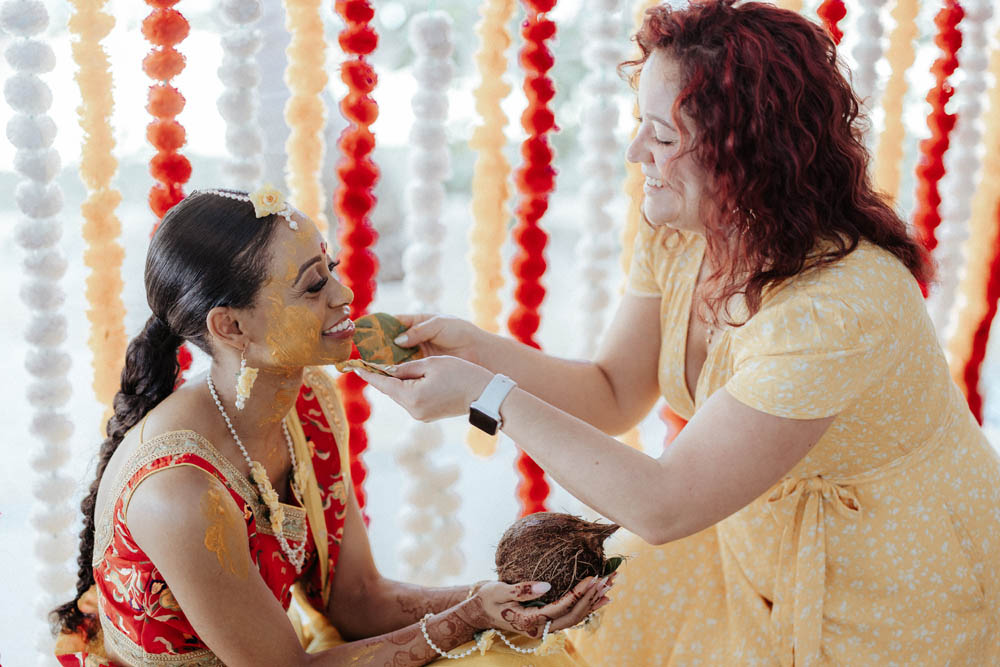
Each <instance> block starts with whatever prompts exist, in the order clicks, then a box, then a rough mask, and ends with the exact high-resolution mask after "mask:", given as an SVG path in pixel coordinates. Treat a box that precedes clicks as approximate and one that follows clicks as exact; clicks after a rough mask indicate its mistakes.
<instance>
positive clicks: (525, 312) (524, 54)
mask: <svg viewBox="0 0 1000 667" xmlns="http://www.w3.org/2000/svg"><path fill="white" fill-rule="evenodd" d="M524 4H525V6H526V9H527V12H528V17H527V19H526V20H525V21H524V23H522V24H521V36H522V37H524V46H523V47H522V49H521V53H520V62H521V66H522V67H523V68H524V70H525V78H524V93H525V95H526V96H527V98H528V107H527V108H526V109H525V110H524V113H523V114H522V115H521V126H522V127H524V129H525V131H526V132H527V133H528V138H527V139H525V141H524V143H523V144H522V145H521V156H522V157H523V158H524V163H523V164H522V166H521V167H520V168H519V169H518V170H517V172H516V174H515V177H516V178H515V180H516V183H517V189H518V192H519V193H520V194H521V201H520V202H519V203H518V206H517V210H516V211H515V214H516V215H517V220H518V224H517V226H516V227H515V228H514V239H515V240H516V241H517V244H518V247H519V249H518V253H517V255H515V257H514V265H513V273H514V275H515V276H516V277H517V287H516V288H515V290H514V298H515V300H516V301H517V306H516V307H515V308H514V311H513V312H512V313H511V315H510V318H509V319H508V321H507V326H508V328H509V329H510V333H511V334H512V335H513V336H514V337H515V338H516V339H517V340H519V341H521V342H522V343H525V344H526V345H530V346H532V347H535V348H538V347H540V346H539V345H538V343H537V342H536V341H535V332H536V331H538V325H539V322H540V320H541V318H540V316H539V314H538V307H539V306H540V305H541V303H542V300H543V299H544V298H545V288H544V287H542V284H541V282H540V278H541V277H542V275H543V274H544V273H545V258H544V256H543V252H544V250H545V244H546V242H547V241H548V235H547V234H546V233H545V232H544V231H543V230H542V228H541V227H540V226H539V225H538V222H539V220H541V218H542V216H543V215H544V214H545V211H546V209H547V208H548V206H549V194H550V193H551V192H552V190H553V188H554V187H555V176H556V171H555V169H553V168H552V158H553V152H552V148H551V147H550V146H549V142H548V139H547V137H546V134H547V133H548V132H549V131H551V130H553V129H555V127H556V122H555V115H554V114H553V113H552V110H551V109H549V107H548V102H549V100H551V99H552V97H553V96H554V95H555V92H556V91H555V87H554V86H553V84H552V80H551V79H550V78H549V77H548V76H546V72H548V71H549V70H550V69H551V68H552V64H553V62H554V58H553V56H552V52H551V51H549V49H548V48H547V47H546V46H545V41H546V40H547V39H551V38H552V37H554V36H555V34H556V24H555V23H554V22H553V21H551V20H550V19H548V18H547V17H546V16H545V13H546V12H548V11H549V10H551V9H552V8H553V7H554V6H555V4H556V0H524ZM516 467H517V470H518V472H519V473H520V475H521V480H522V481H521V484H519V485H518V488H517V495H518V498H519V499H520V501H521V513H522V515H526V514H532V513H534V512H544V511H545V500H546V498H548V495H549V485H548V483H547V482H546V481H545V472H544V471H543V470H542V469H541V468H540V467H539V466H538V464H537V463H535V462H534V461H533V460H532V459H531V457H530V456H528V455H527V454H526V453H524V452H523V451H522V452H520V453H519V454H518V458H517V463H516Z"/></svg>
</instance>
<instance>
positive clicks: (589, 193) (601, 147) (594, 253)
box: [576, 0, 623, 359]
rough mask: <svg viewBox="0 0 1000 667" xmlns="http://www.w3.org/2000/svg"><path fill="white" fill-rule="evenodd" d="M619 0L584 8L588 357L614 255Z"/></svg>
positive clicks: (583, 256) (582, 310) (583, 276)
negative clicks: (611, 209)
mask: <svg viewBox="0 0 1000 667" xmlns="http://www.w3.org/2000/svg"><path fill="white" fill-rule="evenodd" d="M620 8H621V2H620V0H591V1H590V2H589V3H588V4H587V5H586V6H585V9H584V15H585V18H584V20H583V26H582V29H583V34H584V35H585V44H586V46H585V47H584V51H583V62H584V64H585V65H586V67H587V70H588V72H587V75H586V77H585V78H584V79H583V81H582V82H581V86H580V88H581V93H582V96H583V99H584V102H583V106H584V108H583V112H582V114H581V118H580V121H581V122H580V143H581V148H582V156H581V164H580V168H581V171H582V172H583V183H582V184H581V187H580V196H581V199H582V204H583V211H582V222H583V234H582V235H581V237H580V241H579V243H577V246H576V255H577V260H578V261H577V265H578V266H579V267H580V282H579V284H580V286H581V294H580V302H579V308H578V314H579V317H580V323H579V327H578V331H580V332H581V335H580V336H579V338H578V340H579V341H580V349H579V351H578V353H579V355H580V356H581V357H583V358H584V359H590V358H592V357H593V356H594V354H595V353H596V352H597V345H598V343H599V341H600V339H601V336H602V334H603V333H604V326H605V322H606V319H607V310H608V306H609V304H610V303H611V293H610V290H609V289H608V278H609V277H610V272H609V270H608V269H609V264H610V262H611V260H612V259H613V258H614V256H615V252H616V250H617V248H616V239H615V237H614V234H615V226H616V219H617V217H618V216H616V215H612V214H611V212H610V211H609V210H608V206H609V205H610V204H611V201H612V200H613V199H614V197H615V192H616V190H617V188H616V187H615V184H616V182H617V180H618V165H619V161H620V159H621V158H620V155H621V147H620V146H619V144H618V141H617V140H616V139H615V127H616V126H617V125H618V93H619V88H618V86H619V79H618V76H617V74H616V72H615V68H616V65H617V64H618V63H620V62H621V61H622V56H623V54H622V52H621V49H620V47H619V45H620V44H621V36H620V34H619V32H620V30H621V27H622V25H621V17H620V16H619V15H618V12H619V10H620Z"/></svg>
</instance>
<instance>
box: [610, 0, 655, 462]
mask: <svg viewBox="0 0 1000 667" xmlns="http://www.w3.org/2000/svg"><path fill="white" fill-rule="evenodd" d="M656 2H657V0H643V1H642V2H640V3H639V4H638V5H637V6H636V9H635V16H634V17H633V30H632V32H633V34H634V33H636V32H638V31H639V28H641V27H642V21H643V18H644V17H645V15H646V10H647V9H649V8H650V7H653V6H654V5H656ZM633 115H634V116H636V117H638V115H639V104H638V102H636V104H635V107H634V110H633ZM638 129H639V126H638V123H637V124H636V126H635V127H634V128H633V129H632V136H631V137H630V138H629V141H631V140H632V139H634V138H635V133H636V131H637V130H638ZM644 181H645V177H643V175H642V167H640V166H639V165H638V164H637V163H635V162H628V161H626V162H625V184H624V186H623V189H624V191H625V198H626V208H625V224H624V226H623V227H622V237H621V243H622V251H621V255H620V260H619V263H620V265H621V269H622V274H623V275H625V276H626V280H627V279H628V272H629V268H630V267H631V266H632V252H633V249H634V247H635V237H636V235H637V234H638V232H639V225H640V224H642V197H643V194H642V187H643V182H644ZM623 290H624V285H623V287H622V290H620V291H623ZM621 441H622V442H624V443H625V444H626V445H628V446H629V447H633V448H635V449H638V450H639V451H642V449H643V446H642V439H641V438H640V437H639V427H638V426H634V427H632V428H631V429H629V430H628V431H627V432H626V433H624V434H623V435H622V436H621Z"/></svg>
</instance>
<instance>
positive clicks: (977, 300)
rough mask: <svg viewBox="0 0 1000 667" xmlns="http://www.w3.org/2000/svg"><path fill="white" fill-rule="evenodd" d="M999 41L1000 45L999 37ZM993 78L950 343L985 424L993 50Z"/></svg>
mask: <svg viewBox="0 0 1000 667" xmlns="http://www.w3.org/2000/svg"><path fill="white" fill-rule="evenodd" d="M997 39H998V40H1000V33H998V34H997ZM990 74H991V75H992V76H991V77H990V78H991V79H992V81H993V84H992V87H991V88H990V93H989V104H988V105H987V110H988V111H987V113H986V114H985V119H986V129H985V131H984V133H983V145H984V146H986V148H987V150H986V154H985V156H984V158H983V168H982V172H981V174H980V179H979V183H980V185H979V188H978V189H977V190H976V195H975V197H974V198H973V201H972V215H971V218H970V222H969V226H970V228H971V234H970V238H969V242H968V243H967V244H966V248H965V250H966V264H965V275H964V276H963V278H962V282H961V285H960V286H959V291H958V299H956V302H957V304H956V306H957V309H958V314H957V317H956V326H955V333H954V335H953V336H951V337H950V338H949V339H948V360H949V366H950V368H951V375H952V378H953V379H954V380H955V383H956V384H958V386H959V387H960V388H961V389H962V392H963V393H964V394H965V397H966V399H967V400H968V403H969V408H970V409H971V410H972V413H973V414H974V415H975V416H976V419H978V420H979V421H980V423H982V404H983V400H982V395H981V394H980V392H979V379H980V375H981V370H982V364H983V359H985V357H986V343H987V340H988V338H989V333H990V326H991V324H992V322H993V318H994V316H995V314H996V304H997V299H998V297H1000V113H998V112H1000V49H996V48H994V49H993V50H992V51H991V55H990Z"/></svg>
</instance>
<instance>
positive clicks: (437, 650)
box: [420, 612, 594, 660]
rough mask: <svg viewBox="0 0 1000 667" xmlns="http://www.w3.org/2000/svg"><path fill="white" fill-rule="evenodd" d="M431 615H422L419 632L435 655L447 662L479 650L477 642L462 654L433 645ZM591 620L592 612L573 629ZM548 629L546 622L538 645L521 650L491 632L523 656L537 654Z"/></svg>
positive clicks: (549, 623)
mask: <svg viewBox="0 0 1000 667" xmlns="http://www.w3.org/2000/svg"><path fill="white" fill-rule="evenodd" d="M433 615H434V614H432V613H430V612H428V613H426V614H424V617H423V618H421V619H420V632H421V633H422V634H423V635H424V639H425V640H427V645H428V646H430V647H431V648H432V649H434V652H435V653H437V654H438V655H439V656H441V657H442V658H447V659H448V660H459V659H460V658H465V657H468V656H470V655H472V653H473V652H475V651H476V650H477V649H478V648H479V641H477V642H476V643H475V645H473V646H471V647H469V648H468V649H466V650H465V651H463V652H462V653H449V652H447V651H442V650H441V649H440V648H439V647H438V645H437V644H435V643H434V640H432V639H431V636H430V635H429V634H428V633H427V619H428V618H430V617H431V616H433ZM593 618H594V612H590V613H589V614H587V617H586V618H585V619H583V620H582V621H581V622H580V623H579V624H577V625H575V626H574V627H577V628H578V627H583V626H585V625H587V624H588V623H590V621H591V620H592V619H593ZM550 627H552V621H546V623H545V628H544V629H542V639H541V641H540V642H539V643H538V645H537V646H535V647H533V648H521V647H520V646H515V645H514V644H512V643H511V641H510V640H509V639H507V636H506V635H504V633H502V632H501V631H499V630H493V632H494V633H496V635H497V636H498V637H500V639H501V641H503V643H504V644H506V645H507V646H508V647H509V648H510V649H512V650H514V651H517V652H518V653H523V654H525V655H535V654H536V653H537V652H538V649H539V648H541V647H542V646H543V645H544V644H545V640H546V639H547V638H548V636H549V628H550Z"/></svg>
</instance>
